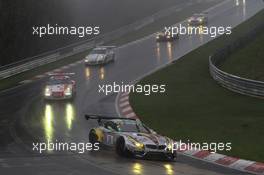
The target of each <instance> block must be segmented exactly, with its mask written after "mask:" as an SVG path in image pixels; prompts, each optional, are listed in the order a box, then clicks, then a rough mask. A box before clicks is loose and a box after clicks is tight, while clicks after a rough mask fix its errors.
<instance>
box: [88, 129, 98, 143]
mask: <svg viewBox="0 0 264 175" xmlns="http://www.w3.org/2000/svg"><path fill="white" fill-rule="evenodd" d="M89 142H90V143H91V144H95V143H97V142H98V136H97V135H96V133H95V130H91V131H90V133H89Z"/></svg>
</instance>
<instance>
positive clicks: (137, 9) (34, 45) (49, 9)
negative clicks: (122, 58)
mask: <svg viewBox="0 0 264 175" xmlns="http://www.w3.org/2000/svg"><path fill="white" fill-rule="evenodd" d="M184 1H185V0H39V1H37V0H0V10H1V22H2V23H1V25H0V50H1V51H0V66H3V65H6V64H10V63H12V62H15V61H19V60H22V59H25V58H27V57H31V56H35V55H38V54H41V53H43V52H47V51H50V50H55V49H57V48H60V47H63V46H66V45H69V44H71V43H76V42H79V41H82V40H86V39H89V38H88V37H84V38H79V37H78V36H68V35H61V36H55V35H53V36H44V37H42V38H39V37H38V36H37V35H32V32H33V29H32V27H33V26H47V24H51V25H55V24H58V25H59V26H76V27H78V26H100V32H101V34H102V33H105V32H109V31H113V30H115V29H118V28H120V27H122V26H124V25H127V24H130V23H133V22H135V21H137V20H139V19H142V18H144V17H147V16H149V15H151V14H154V13H156V12H158V11H160V10H162V9H165V8H169V7H170V6H175V5H176V4H178V3H181V2H184ZM93 37H94V36H93Z"/></svg>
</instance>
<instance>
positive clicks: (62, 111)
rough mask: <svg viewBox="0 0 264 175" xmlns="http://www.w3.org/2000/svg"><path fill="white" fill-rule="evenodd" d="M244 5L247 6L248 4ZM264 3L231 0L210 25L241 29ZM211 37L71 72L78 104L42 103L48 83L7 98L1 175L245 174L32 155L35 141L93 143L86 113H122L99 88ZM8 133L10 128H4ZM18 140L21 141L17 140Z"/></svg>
mask: <svg viewBox="0 0 264 175" xmlns="http://www.w3.org/2000/svg"><path fill="white" fill-rule="evenodd" d="M243 2H244V3H243ZM263 7H264V3H263V2H262V1H260V0H247V1H243V0H241V1H236V0H230V1H229V2H228V3H225V4H223V5H222V6H221V7H218V8H215V9H212V10H210V11H209V26H219V25H222V26H228V25H231V26H235V25H237V24H238V23H240V22H241V21H242V20H245V19H247V18H248V17H250V16H252V15H253V14H255V13H256V11H258V10H260V9H262V8H263ZM209 39H211V38H210V37H209V36H201V35H197V36H180V39H179V40H178V41H175V42H174V43H171V44H170V43H160V44H157V43H156V42H155V39H154V37H153V36H150V37H147V38H145V39H143V40H141V41H136V42H133V43H130V44H127V45H125V46H122V47H120V48H117V50H116V58H117V61H116V62H115V63H113V64H109V65H106V66H104V67H85V66H84V65H83V64H79V65H77V66H74V67H72V68H69V69H68V70H67V71H68V72H75V73H76V74H75V75H74V79H75V80H76V81H77V96H76V98H75V100H74V101H73V102H53V103H49V104H47V103H44V102H43V100H42V98H41V95H40V94H41V92H42V85H43V83H44V82H45V79H43V80H40V81H37V82H33V83H31V84H26V85H24V86H21V87H19V88H18V89H14V90H12V91H7V92H5V93H3V94H1V99H0V104H1V111H0V115H1V116H2V117H3V118H6V119H5V120H1V123H0V127H1V125H2V126H4V125H5V126H6V125H8V126H10V127H8V128H5V129H2V130H0V135H1V144H0V148H1V149H0V172H1V174H2V173H3V174H18V173H19V172H23V174H102V175H103V174H181V175H183V174H188V175H195V174H212V175H214V174H216V175H217V174H219V175H220V174H242V173H240V172H237V171H233V170H229V169H225V168H222V167H218V166H214V165H211V164H207V163H203V162H200V161H196V160H192V159H190V158H187V157H184V156H180V157H179V159H178V161H177V162H175V163H170V162H160V161H149V160H148V161H147V160H134V159H126V158H120V157H118V156H117V155H116V154H115V153H114V152H113V151H111V150H102V151H100V152H96V153H95V152H93V153H85V154H74V153H70V152H63V153H58V152H47V153H45V154H41V155H40V154H37V153H34V152H33V153H32V151H31V150H30V149H32V142H36V141H40V142H46V141H47V140H53V141H56V140H58V141H61V142H77V143H78V142H88V132H89V129H90V128H91V127H93V126H95V124H96V123H95V122H90V121H89V122H87V121H86V120H85V119H84V117H83V116H84V114H85V113H103V114H110V115H111V114H116V111H115V97H116V94H112V95H109V96H105V95H104V94H102V93H101V94H99V93H98V84H112V82H114V81H115V82H117V83H118V82H119V83H121V82H125V83H127V82H130V81H132V80H135V79H137V78H138V77H140V76H142V75H144V74H146V73H148V72H149V71H152V70H154V69H157V68H158V67H161V66H162V65H164V64H166V63H169V62H171V61H173V60H176V59H178V58H180V57H181V56H183V55H185V54H186V53H188V52H189V51H191V50H193V49H194V48H197V47H198V46H200V45H202V44H204V43H205V42H207V41H208V40H209ZM3 128H4V127H3ZM11 138H13V139H15V142H13V141H12V140H11Z"/></svg>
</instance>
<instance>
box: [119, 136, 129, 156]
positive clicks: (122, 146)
mask: <svg viewBox="0 0 264 175" xmlns="http://www.w3.org/2000/svg"><path fill="white" fill-rule="evenodd" d="M116 153H117V154H118V155H119V156H127V150H126V145H125V140H124V138H123V137H119V138H118V139H117V141H116Z"/></svg>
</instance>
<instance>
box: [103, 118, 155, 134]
mask: <svg viewBox="0 0 264 175" xmlns="http://www.w3.org/2000/svg"><path fill="white" fill-rule="evenodd" d="M104 126H105V128H107V129H110V130H113V131H117V132H135V133H150V131H149V129H148V128H146V127H145V126H144V125H142V123H139V122H137V121H135V120H112V121H107V122H106V123H105V124H104Z"/></svg>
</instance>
